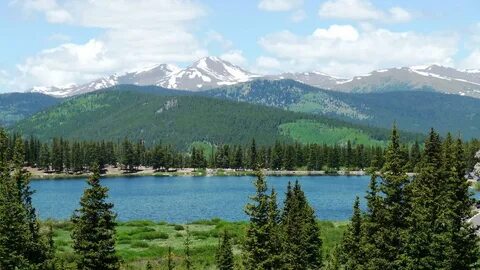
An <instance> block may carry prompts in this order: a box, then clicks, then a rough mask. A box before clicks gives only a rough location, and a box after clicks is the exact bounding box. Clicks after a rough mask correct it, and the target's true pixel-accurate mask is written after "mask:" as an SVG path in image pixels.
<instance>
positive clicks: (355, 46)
mask: <svg viewBox="0 0 480 270" xmlns="http://www.w3.org/2000/svg"><path fill="white" fill-rule="evenodd" d="M259 43H260V45H261V47H262V48H263V49H264V50H265V51H266V52H267V53H269V54H270V58H269V60H268V62H269V63H274V64H275V65H273V66H278V65H281V66H283V67H284V69H288V70H290V71H305V70H319V71H323V72H326V73H329V74H332V75H337V76H344V77H349V76H353V75H358V74H361V73H367V72H370V71H371V70H374V69H378V68H385V67H393V66H411V65H420V64H428V63H437V64H443V65H451V64H452V62H453V57H454V55H455V53H456V51H457V38H456V37H455V36H452V35H423V34H418V33H414V32H392V31H389V30H386V29H381V28H371V29H368V28H367V29H356V28H355V27H353V26H351V25H331V26H330V27H328V28H319V29H316V30H315V31H314V32H313V33H312V34H310V35H307V36H300V35H296V34H294V33H292V32H289V31H282V32H278V33H274V34H269V35H267V36H264V37H262V38H261V39H260V40H259ZM273 59H275V60H276V61H275V60H273ZM264 62H265V61H264ZM257 64H259V63H258V61H257ZM263 66H264V67H266V68H268V66H269V65H263Z"/></svg>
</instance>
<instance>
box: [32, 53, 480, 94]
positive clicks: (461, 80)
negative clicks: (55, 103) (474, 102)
mask: <svg viewBox="0 0 480 270" xmlns="http://www.w3.org/2000/svg"><path fill="white" fill-rule="evenodd" d="M258 78H263V79H269V80H280V79H292V80H296V81H299V82H302V83H305V84H308V85H312V86H315V87H319V88H323V89H329V90H336V91H343V92H360V93H369V92H385V91H398V90H405V89H409V90H412V89H421V90H431V91H437V92H442V93H449V94H457V95H465V96H472V97H476V98H480V70H457V69H454V68H450V67H444V66H439V65H430V66H414V67H400V68H390V69H381V70H376V71H372V72H370V73H369V74H366V75H361V76H355V77H353V78H349V79H347V78H338V77H333V76H330V75H328V74H325V73H322V72H301V73H282V74H278V75H265V76H259V75H256V74H253V73H251V72H249V71H246V70H244V69H242V68H240V67H238V66H236V65H234V64H232V63H230V62H227V61H225V60H222V59H220V58H217V57H205V58H202V59H200V60H198V61H196V62H195V63H193V64H192V65H190V66H188V67H186V68H184V69H180V68H178V67H176V66H173V65H168V64H161V65H157V66H154V67H150V68H146V69H142V70H138V71H134V72H128V73H125V74H123V75H111V76H107V77H104V78H100V79H97V80H95V81H92V82H89V83H86V84H82V85H72V86H69V87H64V88H60V87H35V88H33V89H32V90H31V91H32V92H39V93H44V94H48V95H52V96H56V97H68V96H74V95H78V94H82V93H87V92H92V91H96V90H100V89H104V88H108V87H111V86H115V85H118V84H135V85H157V86H161V87H165V88H171V89H179V90H190V91H201V90H206V89H212V88H217V87H221V86H224V85H232V84H236V83H240V82H246V81H249V80H253V79H258Z"/></svg>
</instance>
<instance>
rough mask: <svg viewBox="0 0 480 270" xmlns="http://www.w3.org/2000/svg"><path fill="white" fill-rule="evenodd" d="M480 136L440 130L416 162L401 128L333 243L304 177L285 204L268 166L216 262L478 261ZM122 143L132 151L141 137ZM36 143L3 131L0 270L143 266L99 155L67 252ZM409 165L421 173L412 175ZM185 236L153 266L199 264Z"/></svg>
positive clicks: (373, 265) (353, 264)
mask: <svg viewBox="0 0 480 270" xmlns="http://www.w3.org/2000/svg"><path fill="white" fill-rule="evenodd" d="M33 141H35V140H33ZM28 142H29V144H30V141H28ZM59 142H62V140H59ZM59 142H57V144H58V143H59ZM63 143H64V144H65V141H63ZM471 144H472V143H469V144H464V143H463V142H462V141H461V140H459V139H454V138H452V136H447V137H446V138H445V139H441V138H440V136H439V134H437V133H436V132H435V131H434V130H432V131H431V132H430V134H429V135H428V137H427V139H426V141H425V143H424V146H423V147H422V148H421V149H420V147H419V146H418V145H415V146H414V147H413V149H416V150H414V151H417V150H419V149H420V151H418V155H417V158H418V160H416V163H415V164H413V165H408V163H409V162H412V160H411V159H410V158H409V155H407V152H406V150H405V149H406V148H405V147H404V146H402V144H401V143H400V139H399V134H398V131H397V129H396V128H395V127H394V129H393V131H392V135H391V141H390V143H389V144H388V146H387V148H386V149H384V150H383V151H382V155H381V157H382V160H383V161H382V164H381V168H379V171H378V172H377V173H374V174H372V176H371V183H370V187H369V190H368V191H367V193H366V195H365V198H366V201H367V206H366V210H365V211H362V210H360V209H361V207H360V205H359V200H358V198H357V200H356V201H355V202H352V204H353V214H352V218H351V222H350V223H349V224H348V226H347V228H346V230H345V232H344V235H343V237H342V238H341V239H339V240H338V241H337V244H336V245H335V246H334V247H333V248H330V249H329V250H328V251H326V250H324V239H326V238H325V236H324V235H322V226H323V225H322V223H321V222H319V221H318V220H317V218H316V214H315V211H314V210H313V208H312V207H311V206H310V204H309V203H308V198H307V197H306V195H305V194H304V192H303V191H302V188H301V186H300V184H299V183H298V182H295V183H289V185H288V187H287V192H286V197H285V201H284V202H283V205H282V206H281V207H280V205H279V204H278V202H277V199H276V198H277V194H276V191H275V190H273V189H269V188H268V184H267V181H266V179H265V177H264V176H263V174H262V172H261V171H258V172H257V176H256V181H255V182H254V186H255V193H254V194H253V195H252V196H251V197H250V202H249V203H248V204H247V205H246V206H245V213H246V214H247V215H248V217H249V222H248V223H246V225H245V227H244V231H243V232H242V237H238V236H237V235H236V233H237V232H236V231H230V230H229V229H228V228H229V227H224V229H223V232H222V233H219V234H217V236H216V237H218V245H217V248H216V250H215V251H214V252H215V254H216V255H215V259H214V262H212V263H213V264H216V267H217V268H218V269H329V270H330V269H477V267H478V266H479V265H478V261H479V259H480V250H479V246H478V244H479V243H478V236H477V234H476V231H477V229H478V228H476V227H475V226H473V225H472V224H471V223H470V222H469V221H468V220H469V218H470V217H472V215H473V212H472V207H473V206H474V204H475V200H474V199H473V198H472V194H471V192H470V191H469V185H468V183H467V181H466V180H465V173H466V172H467V171H468V170H469V169H468V165H467V160H466V156H467V154H466V152H468V151H469V149H468V147H469V146H470V145H471ZM93 145H96V146H95V147H99V145H100V146H101V144H93ZM105 145H107V144H105ZM122 145H123V147H125V148H126V149H128V148H129V147H130V146H128V145H131V144H130V142H128V141H125V142H124V143H123V144H122ZM52 147H53V146H52ZM57 147H58V146H57ZM95 147H93V148H95ZM277 147H279V146H277ZM292 147H293V149H294V146H292ZM287 148H288V146H287ZM347 148H348V146H347ZM26 149H27V148H26V146H25V145H24V141H23V140H22V139H21V137H16V138H15V139H13V137H10V138H9V137H8V136H7V134H6V133H5V132H4V131H0V269H6V270H13V269H133V268H130V267H129V266H128V265H125V264H123V262H122V258H121V257H120V256H119V254H118V253H117V252H116V249H117V248H118V247H119V245H118V244H119V243H117V239H116V233H117V232H116V228H117V227H118V223H117V221H116V214H115V213H114V211H113V204H112V203H110V202H108V201H107V199H108V189H107V188H105V187H104V186H102V184H101V180H100V168H99V165H98V164H95V162H94V163H92V164H91V165H90V170H91V171H92V175H91V176H90V177H89V179H88V180H87V183H88V186H87V188H86V189H85V190H84V193H83V196H82V197H81V200H80V203H79V208H78V209H77V210H76V211H75V212H74V213H72V218H71V221H70V223H69V224H70V225H69V226H71V229H70V237H71V239H72V241H71V243H72V246H71V249H72V250H73V252H74V253H73V254H72V256H71V257H69V258H65V257H59V256H58V251H57V250H56V248H55V245H56V244H58V242H55V241H54V240H53V237H54V234H55V232H54V230H53V226H52V225H49V226H47V227H45V225H43V226H42V224H41V223H40V221H39V220H38V219H37V217H36V211H35V207H34V205H33V204H32V198H31V196H32V192H33V191H32V190H31V189H30V186H29V179H30V177H29V173H28V172H27V171H26V170H25V169H24V168H23V167H24V165H25V164H26V162H27V161H26V160H25V157H26V156H27V154H26V153H27V151H26ZM113 149H115V145H113ZM160 149H161V148H160ZM250 149H251V150H250V153H251V157H250V158H251V162H253V164H252V167H253V169H256V170H258V168H259V164H260V163H261V159H256V158H257V157H258V152H256V150H254V149H256V145H255V143H254V141H253V142H252V144H251V145H250ZM157 150H158V149H157ZM195 151H196V150H195ZM193 152H194V150H193V149H192V153H193ZM254 153H255V154H254ZM200 154H201V152H200ZM252 160H253V161H252ZM408 166H413V167H414V168H415V170H416V171H417V175H415V176H413V177H410V176H408V175H407V172H408V170H407V169H408ZM45 224H49V223H45ZM50 224H51V223H50ZM230 228H232V227H230ZM178 230H184V228H183V226H181V228H180V227H179V228H178ZM142 232H144V233H146V232H151V231H150V230H147V231H142ZM166 237H168V236H166ZM185 237H186V238H185V241H184V244H183V245H182V246H180V247H178V246H177V247H171V246H169V247H168V249H167V252H166V253H165V252H164V253H163V255H162V257H161V258H153V259H152V260H144V261H143V262H144V263H143V264H142V265H144V266H143V267H144V268H143V269H194V268H195V267H197V266H198V262H197V261H196V260H200V259H199V258H198V257H196V256H195V253H197V252H200V253H201V252H202V251H200V250H198V249H195V248H194V247H191V246H190V245H191V239H190V233H189V230H188V228H187V230H186V235H185ZM233 239H235V241H234V240H233ZM179 250H181V253H180V252H179ZM180 254H181V255H180ZM150 258H151V257H150ZM203 262H204V261H203ZM204 266H205V265H204ZM209 268H211V267H209ZM136 269H142V268H136Z"/></svg>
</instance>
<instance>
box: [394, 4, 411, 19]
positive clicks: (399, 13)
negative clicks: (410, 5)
mask: <svg viewBox="0 0 480 270" xmlns="http://www.w3.org/2000/svg"><path fill="white" fill-rule="evenodd" d="M389 12H390V16H391V21H393V22H408V21H410V20H411V19H412V14H410V12H408V11H406V10H405V9H403V8H400V7H393V8H391V9H390V10H389Z"/></svg>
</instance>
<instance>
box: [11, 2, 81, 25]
mask: <svg viewBox="0 0 480 270" xmlns="http://www.w3.org/2000/svg"><path fill="white" fill-rule="evenodd" d="M12 4H13V5H16V4H18V5H21V6H22V7H23V10H24V11H25V12H27V13H33V12H42V13H44V15H45V19H46V20H47V21H48V22H51V23H65V22H71V21H72V19H73V18H72V15H71V14H70V13H69V12H68V11H67V10H65V9H63V8H61V7H60V5H59V4H58V3H57V1H56V0H16V1H13V2H12Z"/></svg>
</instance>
